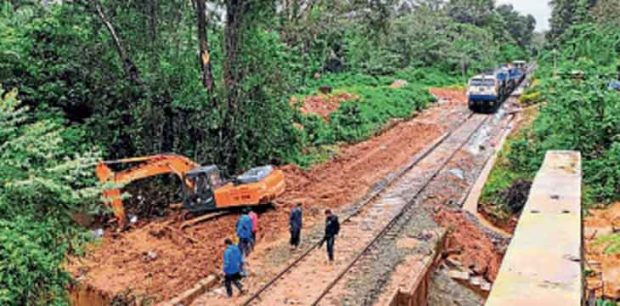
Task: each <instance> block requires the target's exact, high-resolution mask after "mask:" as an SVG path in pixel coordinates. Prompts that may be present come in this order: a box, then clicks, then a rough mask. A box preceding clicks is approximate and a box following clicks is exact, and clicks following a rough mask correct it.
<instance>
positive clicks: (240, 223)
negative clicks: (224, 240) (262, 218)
mask: <svg viewBox="0 0 620 306" xmlns="http://www.w3.org/2000/svg"><path fill="white" fill-rule="evenodd" d="M236 229H237V237H238V238H239V248H240V249H241V254H242V255H243V256H248V255H249V254H250V244H251V243H252V218H250V216H248V210H247V209H244V210H243V214H242V215H241V216H240V217H239V220H237V226H236Z"/></svg>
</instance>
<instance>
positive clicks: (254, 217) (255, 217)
mask: <svg viewBox="0 0 620 306" xmlns="http://www.w3.org/2000/svg"><path fill="white" fill-rule="evenodd" d="M248 216H250V219H251V220H252V245H251V247H250V248H251V249H252V251H254V246H255V245H256V233H258V215H257V214H256V213H255V212H254V210H252V209H250V213H249V214H248Z"/></svg>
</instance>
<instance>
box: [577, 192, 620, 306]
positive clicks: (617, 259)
mask: <svg viewBox="0 0 620 306" xmlns="http://www.w3.org/2000/svg"><path fill="white" fill-rule="evenodd" d="M584 226H585V232H584V238H585V242H586V260H587V265H586V268H587V269H589V270H591V271H592V272H591V273H589V274H588V277H587V287H588V291H594V292H595V293H596V295H597V296H598V297H602V296H604V297H605V298H609V299H613V300H617V299H620V254H605V249H606V248H607V247H608V244H607V243H597V240H598V239H600V237H604V236H608V235H611V234H612V233H614V231H616V232H618V231H620V202H618V203H615V204H614V205H611V206H609V207H608V208H605V209H592V210H590V211H589V215H588V216H586V217H585V218H584ZM616 235H620V233H618V234H616Z"/></svg>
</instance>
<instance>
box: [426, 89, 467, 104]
mask: <svg viewBox="0 0 620 306" xmlns="http://www.w3.org/2000/svg"><path fill="white" fill-rule="evenodd" d="M429 92H430V93H431V95H433V96H435V97H436V98H437V99H438V100H439V101H440V102H441V101H447V102H457V103H458V102H463V101H464V102H467V91H466V90H465V89H456V88H431V89H429Z"/></svg>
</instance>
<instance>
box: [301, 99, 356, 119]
mask: <svg viewBox="0 0 620 306" xmlns="http://www.w3.org/2000/svg"><path fill="white" fill-rule="evenodd" d="M357 99H359V97H358V96H356V95H354V94H351V93H348V92H340V93H334V94H318V95H314V96H307V97H304V98H303V99H302V100H301V101H300V100H299V99H297V98H293V99H291V103H292V104H298V103H299V104H300V109H299V110H300V111H301V112H302V113H303V114H315V115H318V116H320V117H322V118H323V119H328V118H329V114H331V113H332V112H334V111H335V110H337V109H338V107H339V106H340V104H341V103H342V102H345V101H350V100H357Z"/></svg>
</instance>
